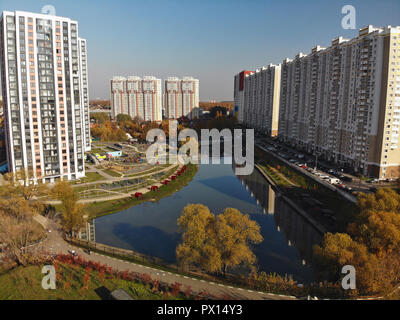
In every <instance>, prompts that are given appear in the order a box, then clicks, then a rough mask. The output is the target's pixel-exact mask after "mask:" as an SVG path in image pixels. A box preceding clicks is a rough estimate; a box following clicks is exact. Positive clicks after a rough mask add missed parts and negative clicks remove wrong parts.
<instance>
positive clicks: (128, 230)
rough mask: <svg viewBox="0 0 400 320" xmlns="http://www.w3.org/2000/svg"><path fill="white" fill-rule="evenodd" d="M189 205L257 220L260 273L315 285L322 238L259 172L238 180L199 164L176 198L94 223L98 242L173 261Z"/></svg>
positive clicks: (222, 168) (228, 169) (221, 167)
mask: <svg viewBox="0 0 400 320" xmlns="http://www.w3.org/2000/svg"><path fill="white" fill-rule="evenodd" d="M191 203H201V204H204V205H206V206H207V207H209V208H210V211H211V212H213V213H221V212H222V211H223V210H224V209H225V208H228V207H230V208H236V209H238V210H240V211H241V212H242V213H247V214H249V215H250V216H251V219H253V220H255V221H257V222H258V223H259V225H260V226H261V233H262V236H263V237H264V241H263V242H262V243H261V244H259V245H256V246H254V253H255V254H256V256H257V259H258V262H257V264H258V268H259V270H260V271H265V272H267V273H277V274H280V275H285V274H291V275H293V277H294V279H295V280H297V281H299V282H305V283H307V282H310V281H313V280H315V278H314V274H313V272H312V269H311V266H310V262H311V257H312V247H313V245H314V244H317V243H319V242H320V241H321V238H322V236H321V234H319V233H318V231H316V230H315V229H314V227H313V226H312V225H310V224H309V223H308V222H307V221H306V220H305V219H304V218H303V217H302V216H301V215H300V214H298V213H297V212H296V211H295V210H294V209H292V207H290V206H289V205H288V204H287V203H286V202H285V201H284V200H282V198H281V197H279V196H276V194H275V192H274V190H273V189H272V187H271V186H270V185H269V184H268V182H267V181H266V180H265V178H264V177H263V176H262V175H261V174H260V173H259V172H258V171H257V169H254V172H253V173H252V174H251V175H248V176H236V175H235V173H234V170H233V167H232V164H208V165H206V164H203V165H199V171H198V173H197V174H196V176H195V177H194V179H193V180H192V181H191V182H190V183H189V184H188V185H187V186H185V187H183V188H182V189H181V190H180V191H178V192H176V193H175V194H173V195H171V196H169V197H167V198H164V199H161V200H160V201H158V202H147V203H142V204H139V205H137V206H134V207H131V208H129V209H127V210H123V211H120V212H118V213H115V214H111V215H106V216H103V217H100V218H97V219H96V220H95V229H96V241H97V242H98V243H103V244H107V245H110V246H114V247H119V248H123V249H130V250H134V251H137V252H141V253H144V254H147V255H151V256H156V257H159V258H162V259H164V260H166V261H168V262H175V261H176V257H175V249H176V246H177V245H178V243H179V242H180V241H181V234H180V233H179V232H178V227H177V219H178V218H179V216H180V215H181V212H182V209H183V208H184V207H185V206H186V205H187V204H191Z"/></svg>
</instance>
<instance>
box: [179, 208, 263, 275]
mask: <svg viewBox="0 0 400 320" xmlns="http://www.w3.org/2000/svg"><path fill="white" fill-rule="evenodd" d="M178 226H179V228H180V230H181V231H182V232H183V235H182V240H183V242H182V243H181V244H179V245H178V247H177V249H176V255H177V258H178V261H179V262H180V263H181V264H182V265H185V266H188V265H196V266H199V267H201V268H202V269H203V270H206V271H207V272H223V274H224V275H225V274H226V271H227V269H228V268H234V267H236V266H238V265H240V264H248V265H252V264H254V263H255V262H256V257H255V255H254V253H253V252H252V250H251V248H250V246H249V244H250V243H254V244H256V243H260V242H262V241H263V238H262V236H261V234H260V226H259V225H258V224H257V223H256V222H255V221H252V220H251V219H250V218H249V215H243V214H242V213H240V211H239V210H237V209H233V208H227V209H225V211H224V212H223V213H222V214H220V215H218V216H217V217H216V216H215V215H214V214H212V213H211V212H210V210H209V209H208V208H207V207H206V206H204V205H201V204H190V205H188V206H186V207H185V208H184V209H183V213H182V215H181V216H180V217H179V219H178Z"/></svg>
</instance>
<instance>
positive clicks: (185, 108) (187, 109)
mask: <svg viewBox="0 0 400 320" xmlns="http://www.w3.org/2000/svg"><path fill="white" fill-rule="evenodd" d="M164 109H165V116H166V118H167V119H179V118H180V117H182V116H184V117H188V118H190V119H192V118H198V117H199V80H198V79H194V78H193V77H183V78H182V79H179V78H177V77H169V78H168V79H167V80H165V81H164Z"/></svg>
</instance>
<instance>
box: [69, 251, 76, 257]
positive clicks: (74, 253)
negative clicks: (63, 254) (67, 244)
mask: <svg viewBox="0 0 400 320" xmlns="http://www.w3.org/2000/svg"><path fill="white" fill-rule="evenodd" d="M68 252H69V253H70V254H72V255H73V256H74V257H76V256H78V253H77V252H76V251H75V250H68Z"/></svg>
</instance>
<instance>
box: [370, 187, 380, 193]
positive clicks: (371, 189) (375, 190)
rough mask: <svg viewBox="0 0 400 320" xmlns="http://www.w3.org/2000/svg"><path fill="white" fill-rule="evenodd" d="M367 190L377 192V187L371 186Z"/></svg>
mask: <svg viewBox="0 0 400 320" xmlns="http://www.w3.org/2000/svg"><path fill="white" fill-rule="evenodd" d="M369 191H371V192H373V193H375V192H377V191H378V189H377V188H375V187H371V188H369Z"/></svg>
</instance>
